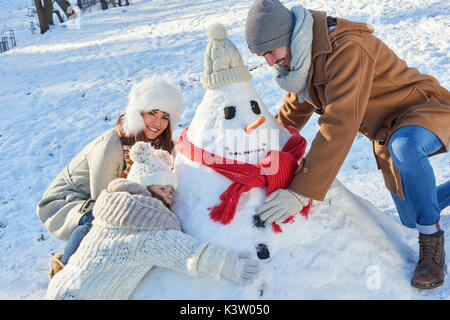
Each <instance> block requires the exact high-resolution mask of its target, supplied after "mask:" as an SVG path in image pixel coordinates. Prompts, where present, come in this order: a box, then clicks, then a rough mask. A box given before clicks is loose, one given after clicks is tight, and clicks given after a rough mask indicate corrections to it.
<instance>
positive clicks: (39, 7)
mask: <svg viewBox="0 0 450 320" xmlns="http://www.w3.org/2000/svg"><path fill="white" fill-rule="evenodd" d="M34 5H35V6H36V12H37V15H38V20H39V27H40V28H41V34H43V33H45V32H46V31H47V30H48V28H49V26H48V25H49V23H48V19H47V14H46V12H47V10H45V9H44V5H43V4H42V1H41V0H34Z"/></svg>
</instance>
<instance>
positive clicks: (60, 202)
mask: <svg viewBox="0 0 450 320" xmlns="http://www.w3.org/2000/svg"><path fill="white" fill-rule="evenodd" d="M181 109H182V99H181V93H180V91H179V89H178V88H176V87H175V86H174V85H172V84H170V83H169V82H167V81H166V80H164V79H162V78H160V77H157V76H153V77H151V78H149V79H146V80H144V81H142V82H140V83H137V84H135V85H133V87H132V89H131V91H130V94H129V101H128V105H127V107H126V109H125V112H124V113H123V114H121V115H120V116H119V119H118V121H117V124H116V127H115V128H113V129H110V130H108V131H106V132H105V133H103V134H102V135H100V136H99V137H97V138H96V139H94V140H93V141H92V142H90V143H89V144H88V145H87V146H85V147H84V148H83V150H81V151H80V153H78V154H77V155H76V156H75V157H74V158H73V159H72V160H71V161H70V162H69V164H68V165H67V166H66V167H65V168H64V169H63V170H62V172H61V173H60V174H59V175H58V176H57V177H56V178H55V180H54V181H53V182H52V183H51V184H50V186H49V187H48V188H47V190H46V191H45V193H44V196H43V198H42V200H41V201H40V202H39V203H38V206H37V215H38V217H39V219H40V220H41V221H42V223H43V224H44V226H45V228H46V229H47V230H48V231H49V232H50V233H51V234H52V235H54V236H55V237H57V238H59V239H61V240H64V241H69V242H68V244H67V246H66V248H65V251H64V254H59V255H57V256H55V257H53V258H52V261H51V265H52V272H51V273H50V277H52V276H53V274H54V273H55V272H57V271H58V270H59V269H60V268H61V266H62V265H64V264H66V263H67V261H68V259H69V257H70V256H71V255H72V254H73V253H74V252H75V250H76V248H77V246H78V243H79V242H80V238H83V237H84V235H86V233H87V232H88V231H89V229H90V227H91V222H92V219H93V217H92V208H93V206H94V203H95V200H96V199H97V198H98V196H99V195H100V193H101V191H102V190H104V189H106V188H107V186H108V184H109V183H110V182H111V181H112V180H114V179H117V178H126V177H127V174H128V171H129V169H130V167H131V164H132V161H131V159H130V157H129V150H130V148H131V146H132V145H133V144H135V143H136V142H137V141H145V142H150V143H151V144H152V145H153V146H154V147H155V148H157V149H163V150H166V151H168V152H169V153H172V152H173V149H174V144H173V142H172V130H173V129H174V126H175V124H176V123H177V122H178V119H179V116H180V114H181Z"/></svg>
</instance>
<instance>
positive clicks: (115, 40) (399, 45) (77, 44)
mask: <svg viewBox="0 0 450 320" xmlns="http://www.w3.org/2000/svg"><path fill="white" fill-rule="evenodd" d="M251 3H252V1H238V0H228V1H212V0H205V1H196V2H195V3H192V1H188V0H165V1H161V0H154V1H145V0H134V1H133V4H132V6H128V7H118V8H111V9H108V10H106V11H100V10H92V11H91V12H87V13H85V14H82V15H81V18H80V19H79V20H78V21H74V22H73V23H71V24H66V25H58V24H57V25H56V26H54V27H52V28H51V29H50V30H49V31H48V32H47V33H46V34H44V35H39V34H35V35H32V34H31V32H30V30H28V28H29V21H30V18H28V17H27V16H26V14H27V12H28V8H29V7H30V4H26V3H25V4H24V1H20V0H0V17H1V20H0V31H1V32H7V30H9V29H10V28H12V29H14V31H15V35H16V41H17V47H16V48H14V49H12V50H10V51H7V52H5V53H2V54H0V79H1V85H0V108H1V109H0V114H1V117H0V159H1V165H2V168H3V170H1V172H0V181H1V185H0V252H2V254H1V255H0V284H1V285H0V299H41V298H42V297H43V295H44V293H45V290H46V288H47V284H48V275H47V274H48V271H49V267H48V260H49V258H50V257H51V256H52V255H53V254H54V253H57V252H61V251H62V250H63V248H64V242H62V241H60V240H57V239H55V238H53V237H52V236H51V235H49V234H48V233H47V232H46V230H45V229H44V228H43V226H42V224H41V223H40V222H39V220H38V219H37V217H36V212H35V206H36V204H37V202H38V201H39V200H40V198H41V197H42V194H43V192H44V191H45V189H46V187H47V186H48V184H49V183H50V182H51V181H52V180H53V179H54V177H55V176H56V175H57V174H58V173H59V172H60V170H61V169H62V168H63V167H64V166H65V165H66V164H67V163H68V162H69V160H70V159H71V158H72V157H73V156H74V155H75V154H76V153H77V152H78V151H80V150H81V149H82V147H83V146H84V145H86V144H87V143H88V142H89V141H91V140H92V139H93V138H94V137H96V136H97V135H99V134H100V133H102V132H103V131H105V130H107V129H108V128H110V127H112V126H114V123H115V121H116V119H117V116H118V114H119V111H120V110H121V109H123V108H124V107H125V104H126V101H127V94H128V91H129V89H130V86H131V84H132V83H133V81H139V80H141V79H143V78H146V77H148V76H150V75H152V74H155V73H159V74H164V75H167V76H168V77H170V78H172V79H173V80H174V82H176V83H178V84H179V85H180V87H181V88H182V89H183V97H184V99H185V101H184V102H185V110H184V112H183V114H182V117H181V122H180V127H179V130H178V131H177V132H175V136H176V135H177V134H178V133H179V132H180V131H181V129H182V128H183V127H186V126H188V125H189V123H190V121H191V120H192V118H193V116H194V113H195V108H196V106H197V105H198V104H199V102H200V101H201V99H202V97H203V94H204V89H203V87H202V86H201V84H200V82H199V78H200V77H201V76H202V75H203V53H204V48H205V46H206V43H207V38H206V35H205V29H206V27H207V26H208V25H210V24H212V23H214V22H221V23H222V24H224V25H225V26H226V28H227V31H228V34H229V38H230V39H231V40H232V41H233V43H235V44H236V46H237V47H238V49H239V51H240V52H241V54H242V56H243V60H244V61H245V62H246V63H247V64H248V65H249V66H250V67H251V69H252V75H253V81H252V84H253V86H254V87H255V88H256V90H257V91H258V93H259V94H260V95H261V97H262V98H263V99H264V101H265V103H266V105H267V106H268V107H269V108H270V110H271V112H272V113H276V111H277V107H278V106H279V105H280V104H281V102H282V98H283V95H284V94H283V92H282V91H281V90H280V89H279V88H278V87H277V84H276V83H275V81H274V80H273V74H272V72H271V70H270V69H269V68H268V67H267V66H266V65H264V64H263V60H262V59H261V58H259V57H256V56H253V55H251V54H250V52H249V50H248V49H247V47H246V43H245V35H244V26H245V19H246V16H247V12H248V9H249V7H250V6H251ZM283 3H285V4H286V5H287V6H292V5H294V4H296V3H297V1H283ZM302 3H303V4H304V6H305V7H307V8H311V9H316V10H324V11H327V12H328V13H329V14H330V15H335V16H339V17H345V18H348V19H353V20H358V21H365V22H369V23H372V24H374V25H375V34H376V35H377V36H378V37H380V38H381V39H383V40H384V41H385V42H386V43H387V44H388V45H389V46H390V47H391V48H392V49H393V50H394V51H395V52H396V53H397V54H398V55H399V56H400V57H402V58H403V59H405V60H406V61H407V62H408V63H409V65H411V66H414V67H417V68H418V69H419V70H420V71H421V72H424V73H428V74H431V75H433V76H435V77H436V78H437V79H438V80H439V81H440V82H441V84H442V85H443V86H444V87H446V88H450V76H449V74H448V70H449V67H450V57H449V56H448V52H449V43H450V39H449V36H448V35H449V34H450V23H449V22H450V18H449V17H450V5H449V4H448V2H447V1H439V0H430V1H427V2H426V3H425V2H424V1H419V0H408V1H400V0H393V1H387V0H379V1H376V2H373V1H369V0H362V1H356V0H344V1H340V2H331V1H324V0H319V1H311V0H308V1H303V2H302ZM316 130H317V123H316V121H315V119H312V120H311V121H310V122H309V124H308V125H307V127H306V128H305V129H304V130H303V131H302V135H303V136H305V137H306V138H307V140H308V141H311V139H312V138H313V137H314V133H315V131H316ZM431 163H432V165H433V167H434V168H435V174H436V179H437V182H438V183H442V182H444V181H447V180H448V179H450V156H449V154H444V155H439V156H436V157H433V158H431ZM338 179H339V180H340V181H341V182H342V183H343V184H344V185H345V186H346V187H347V188H348V189H350V190H351V191H352V192H353V193H355V194H356V195H358V196H360V197H362V198H363V199H366V200H367V201H369V202H370V203H371V204H372V205H373V206H375V207H376V208H378V209H379V210H382V211H384V212H385V214H386V216H387V217H389V218H391V219H394V220H396V221H398V217H397V215H396V211H395V207H394V204H393V202H392V200H391V198H390V196H389V193H388V191H387V190H386V189H385V188H384V187H383V184H384V182H383V180H382V176H381V173H380V172H378V171H377V169H376V164H375V160H374V159H373V156H372V148H371V144H370V142H369V141H368V140H367V139H365V138H364V137H362V136H358V137H357V139H356V140H355V143H354V145H353V147H352V149H351V151H350V154H349V156H348V158H347V160H346V161H345V163H344V165H343V167H342V169H341V171H340V173H339V175H338ZM449 215H450V210H449V208H447V209H446V210H445V211H444V212H443V214H442V218H441V226H442V227H443V228H444V230H450V218H449ZM398 224H399V229H401V230H402V231H403V232H404V233H403V235H402V237H403V242H402V243H404V245H405V246H406V247H407V250H410V251H411V252H413V253H414V257H413V259H412V260H415V259H416V257H417V238H416V233H415V232H414V231H412V230H408V229H406V228H404V227H401V226H400V223H399V222H398ZM446 249H447V252H450V246H449V245H448V242H447V245H446ZM405 250H406V249H405ZM395 261H397V260H395ZM413 263H414V261H410V262H409V264H407V265H405V266H404V267H405V270H406V271H405V274H402V275H401V277H403V278H407V277H409V273H411V272H412V270H411V268H412V266H413ZM408 272H409V273H408ZM310 276H314V275H313V274H311V275H310ZM394 286H395V283H392V284H389V285H388V284H386V285H385V286H383V285H381V289H375V290H381V291H380V292H378V294H375V295H374V296H375V297H376V296H378V297H384V298H389V299H396V298H404V297H405V296H404V295H400V294H398V291H397V290H393V287H394ZM383 290H384V291H383ZM411 290H412V289H411ZM334 297H335V298H337V299H339V298H345V296H340V293H339V292H335V294H334ZM407 297H412V298H417V299H448V298H449V297H450V281H449V280H448V279H447V281H446V283H445V284H444V285H443V286H442V287H440V288H438V289H436V290H433V291H425V292H419V291H411V292H408V294H407Z"/></svg>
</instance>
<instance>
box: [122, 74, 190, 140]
mask: <svg viewBox="0 0 450 320" xmlns="http://www.w3.org/2000/svg"><path fill="white" fill-rule="evenodd" d="M182 108H183V101H182V97H181V91H180V89H179V88H178V87H176V86H174V85H173V84H171V83H170V82H169V81H167V80H166V79H164V78H162V77H160V76H156V75H155V76H152V77H151V78H148V79H145V80H143V81H141V82H139V83H136V84H134V85H133V87H132V88H131V91H130V93H129V95H128V105H127V107H126V109H125V114H124V118H123V130H124V132H125V134H126V135H128V136H136V135H137V134H138V133H140V132H141V131H142V130H143V129H144V127H145V123H144V119H143V118H142V113H144V112H148V111H150V110H153V109H158V110H159V111H163V112H166V113H168V114H169V116H170V129H171V130H172V132H173V131H174V129H175V127H176V125H177V123H178V121H179V119H180V116H181V111H182Z"/></svg>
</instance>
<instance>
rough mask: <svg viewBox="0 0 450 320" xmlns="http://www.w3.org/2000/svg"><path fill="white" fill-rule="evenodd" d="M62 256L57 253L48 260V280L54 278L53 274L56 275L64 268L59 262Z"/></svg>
mask: <svg viewBox="0 0 450 320" xmlns="http://www.w3.org/2000/svg"><path fill="white" fill-rule="evenodd" d="M62 256H63V254H62V253H58V254H55V255H54V256H53V257H52V258H51V259H50V268H51V269H52V270H51V271H50V273H49V277H50V279H51V278H53V277H54V275H55V274H57V273H58V272H59V271H61V270H62V268H64V263H62V262H61V260H60V259H61V258H62Z"/></svg>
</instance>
